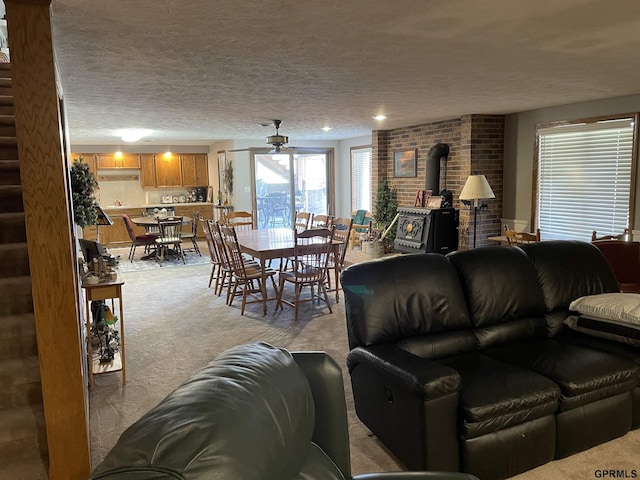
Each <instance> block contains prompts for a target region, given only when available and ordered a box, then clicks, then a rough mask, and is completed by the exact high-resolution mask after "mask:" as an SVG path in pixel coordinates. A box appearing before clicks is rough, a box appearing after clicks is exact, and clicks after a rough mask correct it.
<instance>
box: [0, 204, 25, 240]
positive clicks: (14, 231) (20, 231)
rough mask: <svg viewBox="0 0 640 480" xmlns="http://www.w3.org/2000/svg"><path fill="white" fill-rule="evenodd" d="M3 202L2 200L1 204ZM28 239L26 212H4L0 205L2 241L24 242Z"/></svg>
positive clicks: (0, 236)
mask: <svg viewBox="0 0 640 480" xmlns="http://www.w3.org/2000/svg"><path fill="white" fill-rule="evenodd" d="M1 205H2V203H1V202H0V206H1ZM26 241H27V231H26V229H25V225H24V212H8V213H4V212H2V210H1V207H0V243H22V242H26Z"/></svg>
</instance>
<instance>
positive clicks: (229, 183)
mask: <svg viewBox="0 0 640 480" xmlns="http://www.w3.org/2000/svg"><path fill="white" fill-rule="evenodd" d="M224 185H225V189H226V190H227V193H228V194H229V195H233V163H231V162H228V163H227V166H226V168H225V169H224Z"/></svg>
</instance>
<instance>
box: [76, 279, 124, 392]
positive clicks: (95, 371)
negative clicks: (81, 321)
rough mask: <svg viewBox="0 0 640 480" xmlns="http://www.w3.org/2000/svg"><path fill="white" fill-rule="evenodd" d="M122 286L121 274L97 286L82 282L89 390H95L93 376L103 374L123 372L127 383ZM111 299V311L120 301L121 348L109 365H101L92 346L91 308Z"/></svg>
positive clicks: (96, 284) (97, 354) (102, 281)
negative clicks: (115, 301) (92, 303)
mask: <svg viewBox="0 0 640 480" xmlns="http://www.w3.org/2000/svg"><path fill="white" fill-rule="evenodd" d="M122 285H124V281H123V280H122V278H121V274H120V273H118V277H117V278H116V279H115V280H111V279H105V280H101V281H100V282H98V283H95V284H89V283H86V282H84V281H83V282H82V288H83V289H84V290H85V314H86V318H85V323H86V326H87V354H88V357H89V358H88V362H89V390H93V376H94V375H99V374H101V373H108V372H117V371H122V384H123V385H125V384H126V381H127V373H126V366H125V354H124V313H123V309H122ZM108 299H111V310H112V311H113V310H114V300H115V299H118V305H119V309H120V316H119V317H118V322H119V324H120V325H119V327H120V348H119V350H118V351H117V352H115V355H114V358H113V360H112V361H111V362H109V363H100V358H99V357H100V355H99V353H98V352H94V349H93V346H92V345H91V312H90V308H89V306H90V305H91V302H92V301H94V300H108Z"/></svg>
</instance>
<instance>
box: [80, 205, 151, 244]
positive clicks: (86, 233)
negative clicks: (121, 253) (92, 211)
mask: <svg viewBox="0 0 640 480" xmlns="http://www.w3.org/2000/svg"><path fill="white" fill-rule="evenodd" d="M103 210H104V211H105V212H106V213H107V215H109V216H110V217H111V220H113V225H109V226H106V225H101V226H100V227H99V228H100V243H101V244H102V245H105V246H114V247H123V246H126V245H131V239H130V238H129V233H128V232H127V227H126V226H125V224H124V220H122V214H123V213H126V214H127V215H129V217H140V216H142V210H143V209H142V208H141V207H138V208H104V207H103ZM134 232H135V233H136V235H142V234H144V233H145V232H144V228H142V227H137V226H136V227H134ZM83 238H85V239H87V240H95V239H96V226H95V225H94V226H91V227H87V228H85V229H84V230H83Z"/></svg>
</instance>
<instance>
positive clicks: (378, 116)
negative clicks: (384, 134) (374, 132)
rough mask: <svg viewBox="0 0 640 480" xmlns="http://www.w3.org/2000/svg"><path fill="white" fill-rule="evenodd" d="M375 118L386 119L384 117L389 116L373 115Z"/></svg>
mask: <svg viewBox="0 0 640 480" xmlns="http://www.w3.org/2000/svg"><path fill="white" fill-rule="evenodd" d="M373 118H375V119H376V120H384V119H385V118H387V117H385V116H384V115H376V116H375V117H373Z"/></svg>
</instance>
